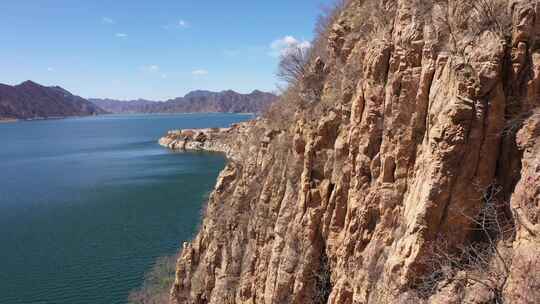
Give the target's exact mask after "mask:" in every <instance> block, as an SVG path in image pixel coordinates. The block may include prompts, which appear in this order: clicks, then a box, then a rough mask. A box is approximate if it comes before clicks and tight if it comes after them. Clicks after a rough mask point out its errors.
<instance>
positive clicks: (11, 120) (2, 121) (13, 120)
mask: <svg viewBox="0 0 540 304" xmlns="http://www.w3.org/2000/svg"><path fill="white" fill-rule="evenodd" d="M195 114H216V115H217V114H229V115H251V116H258V115H260V114H257V113H250V112H238V113H232V112H178V113H167V112H163V113H161V112H160V113H106V114H99V115H73V116H49V117H33V118H1V117H0V124H8V123H16V122H34V121H49V120H62V119H70V118H97V117H107V116H130V115H133V116H135V115H163V116H167V115H195Z"/></svg>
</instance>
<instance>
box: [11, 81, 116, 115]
mask: <svg viewBox="0 0 540 304" xmlns="http://www.w3.org/2000/svg"><path fill="white" fill-rule="evenodd" d="M104 113H106V112H105V111H104V110H103V109H101V108H99V107H98V106H95V105H94V104H92V103H91V102H89V101H88V100H86V99H84V98H82V97H79V96H75V95H73V94H71V93H70V92H68V91H67V90H65V89H63V88H61V87H58V86H56V87H46V86H42V85H40V84H37V83H35V82H32V81H25V82H23V83H21V84H19V85H16V86H9V85H5V84H0V119H35V118H58V117H66V116H88V115H97V114H104Z"/></svg>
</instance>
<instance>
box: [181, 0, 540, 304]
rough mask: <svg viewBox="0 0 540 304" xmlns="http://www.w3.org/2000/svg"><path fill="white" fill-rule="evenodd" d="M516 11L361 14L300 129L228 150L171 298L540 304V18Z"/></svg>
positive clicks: (407, 5)
mask: <svg viewBox="0 0 540 304" xmlns="http://www.w3.org/2000/svg"><path fill="white" fill-rule="evenodd" d="M483 2H484V1H479V3H483ZM485 2H486V3H495V2H493V1H485ZM441 3H442V4H441ZM497 3H499V2H497ZM501 3H503V4H505V6H504V8H505V10H504V12H502V11H498V10H492V11H493V12H495V11H496V12H497V14H495V13H493V14H492V15H496V16H495V17H493V18H492V19H493V20H492V19H489V18H488V19H478V20H479V22H477V23H474V24H468V25H469V26H468V27H464V26H463V25H464V23H463V22H471V21H463V20H461V19H460V18H461V17H462V16H458V15H457V14H455V10H450V9H449V7H450V6H451V5H458V6H459V5H465V4H466V3H465V2H462V1H461V2H460V1H441V2H440V3H439V2H432V1H422V0H400V1H349V3H348V4H347V5H346V6H345V7H344V8H343V10H342V11H341V12H340V14H339V15H338V17H337V18H336V20H335V22H334V23H333V24H331V25H330V30H329V33H328V41H327V43H325V44H324V45H325V48H327V49H326V55H325V56H318V58H316V59H315V58H314V59H313V60H312V62H311V63H310V68H309V69H308V72H307V74H306V75H304V77H303V79H302V80H301V81H300V86H301V90H300V91H301V92H302V93H300V94H299V95H298V96H299V98H307V99H308V100H307V102H305V103H302V104H301V105H298V106H293V105H288V104H285V107H288V108H290V107H296V108H295V110H296V112H295V114H294V117H292V118H290V119H289V120H285V121H276V120H272V117H268V118H266V119H260V120H257V121H253V122H250V124H249V126H246V128H245V129H244V130H243V131H242V132H241V133H239V135H237V136H232V139H229V141H228V147H230V149H231V151H232V153H233V154H234V157H232V158H231V160H230V162H229V164H228V165H227V167H226V168H225V169H224V170H223V172H222V173H221V174H220V176H219V179H218V182H217V184H216V186H215V189H214V191H213V193H212V195H211V196H210V201H209V204H208V209H207V210H206V213H205V216H204V219H203V223H202V225H201V230H200V231H199V233H198V234H197V236H196V237H195V238H194V240H193V241H192V242H190V243H186V244H184V246H183V248H182V255H181V257H180V259H179V261H178V265H177V274H176V282H175V284H174V286H173V288H172V292H171V301H172V302H173V303H197V304H202V303H215V304H217V303H231V304H232V303H265V304H270V303H335V304H337V303H344V304H348V303H539V302H540V295H538V294H537V293H536V294H535V293H534V292H533V291H534V290H538V289H539V288H540V262H538V257H539V256H540V218H539V216H540V140H539V136H540V112H539V110H538V106H539V105H540V78H539V76H540V8H539V6H538V3H537V2H536V1H525V0H524V1H511V2H506V1H501ZM445 5H446V6H445ZM366 11H368V12H369V13H366ZM381 12H382V13H383V14H381ZM448 12H450V13H448ZM469 12H470V14H473V15H474V14H479V15H481V14H480V13H482V12H484V13H485V11H483V10H474V7H471V10H469ZM503 13H504V14H503ZM378 14H379V15H378ZM452 14H454V15H452ZM498 14H500V15H498ZM506 14H507V15H506ZM479 15H478V16H479ZM488 15H489V14H488ZM366 16H371V17H366ZM441 16H442V17H441ZM444 16H446V19H445V18H444ZM448 16H451V17H452V18H449V17H448ZM474 16H477V15H474ZM377 18H379V19H377ZM450 19H452V20H450ZM465 19H466V18H465ZM456 20H457V21H456ZM467 20H469V19H467ZM377 21H379V22H380V24H377V23H376V22H377ZM382 21H384V22H382ZM480 21H482V22H480ZM487 21H492V22H487ZM493 21H496V22H493ZM505 21H507V22H508V23H505ZM370 22H371V23H370ZM486 24H487V25H486ZM465 25H467V23H465ZM473 25H474V26H479V27H480V26H485V27H484V28H482V30H477V29H476V28H475V27H473ZM305 96H308V97H305ZM313 96H314V97H313ZM309 98H311V99H309ZM494 189H496V190H497V191H495V190H494ZM487 193H492V194H493V195H491V196H489V197H488V196H487ZM487 207H489V208H493V209H494V210H498V211H497V213H496V214H495V216H494V217H493V218H491V219H492V220H493V219H495V222H496V223H499V224H501V225H500V226H503V224H504V226H505V228H504V231H503V229H502V228H501V229H499V230H495V231H492V230H489V231H487V230H486V229H483V230H481V231H480V232H478V231H479V230H478V224H479V223H484V222H483V221H481V219H485V218H486V214H488V212H487V211H486V210H491V209H489V208H487ZM508 227H509V228H508ZM507 228H508V229H507ZM490 229H492V228H490ZM486 231H487V232H486ZM483 232H486V233H485V234H484V233H483ZM488 232H489V233H488ZM503 232H504V233H503ZM463 248H465V250H464V249H463ZM478 248H488V250H485V251H482V252H481V253H480V252H479V251H478ZM459 252H462V253H466V254H467V255H456V253H459ZM465 256H466V257H468V258H469V259H468V261H465V260H463V258H464V257H465ZM434 260H435V261H436V263H434V262H432V261H434ZM447 260H448V263H446V262H445V261H447ZM471 261H472V262H471ZM482 263H483V264H482ZM478 265H483V266H484V267H476V266H478ZM438 266H440V267H438ZM446 268H451V269H450V270H448V269H446ZM431 274H437V275H436V276H434V275H432V276H430V275H431Z"/></svg>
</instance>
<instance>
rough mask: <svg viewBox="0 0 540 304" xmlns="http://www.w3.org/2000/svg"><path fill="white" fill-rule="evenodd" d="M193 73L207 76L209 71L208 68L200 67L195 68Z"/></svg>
mask: <svg viewBox="0 0 540 304" xmlns="http://www.w3.org/2000/svg"><path fill="white" fill-rule="evenodd" d="M191 74H192V75H193V76H206V75H208V71H207V70H203V69H199V70H193V71H192V72H191Z"/></svg>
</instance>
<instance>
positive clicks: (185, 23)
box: [178, 19, 189, 27]
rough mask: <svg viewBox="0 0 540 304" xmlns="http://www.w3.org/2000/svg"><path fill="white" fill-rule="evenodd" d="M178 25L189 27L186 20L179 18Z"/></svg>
mask: <svg viewBox="0 0 540 304" xmlns="http://www.w3.org/2000/svg"><path fill="white" fill-rule="evenodd" d="M178 27H189V24H188V23H187V22H186V20H183V19H180V20H178Z"/></svg>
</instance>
